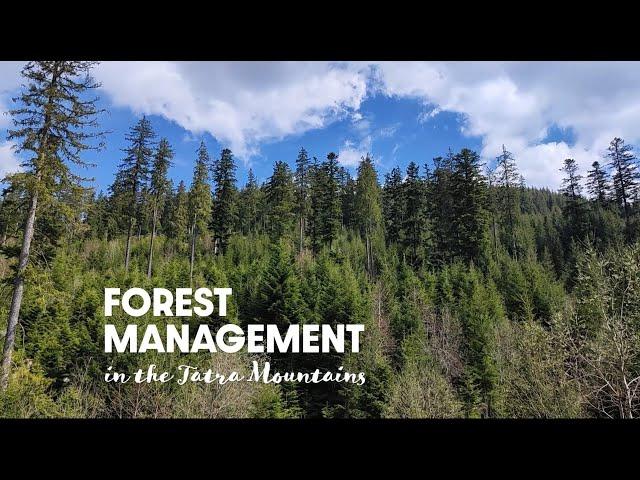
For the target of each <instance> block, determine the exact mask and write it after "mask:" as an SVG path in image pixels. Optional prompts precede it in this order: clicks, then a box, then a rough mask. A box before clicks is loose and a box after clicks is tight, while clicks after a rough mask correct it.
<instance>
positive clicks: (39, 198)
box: [0, 61, 101, 391]
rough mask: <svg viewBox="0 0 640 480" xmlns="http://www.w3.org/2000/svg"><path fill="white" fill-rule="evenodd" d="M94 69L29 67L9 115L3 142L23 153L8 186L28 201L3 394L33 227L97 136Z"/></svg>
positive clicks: (50, 64) (75, 64) (85, 65)
mask: <svg viewBox="0 0 640 480" xmlns="http://www.w3.org/2000/svg"><path fill="white" fill-rule="evenodd" d="M94 65H95V63H94V62H86V61H37V62H29V63H27V64H26V66H25V67H24V68H23V70H22V77H23V79H24V80H25V81H26V82H27V86H26V87H25V88H24V90H23V91H22V92H21V94H20V95H19V96H18V97H17V98H16V99H15V100H14V101H15V102H16V103H17V104H18V106H17V107H16V108H14V109H12V110H11V111H10V112H9V113H10V115H11V117H12V120H13V127H12V128H10V129H9V130H8V135H7V139H8V141H10V142H14V143H15V144H16V145H17V147H16V151H17V153H21V152H24V153H27V154H28V158H27V159H26V160H25V161H24V162H23V163H22V168H23V171H22V172H20V173H19V174H16V175H13V176H12V178H11V181H12V184H13V185H14V186H18V185H19V188H20V189H22V190H24V191H25V192H26V194H27V196H28V202H29V203H28V205H29V206H28V209H27V215H26V219H25V226H24V233H23V237H22V246H21V249H20V254H19V257H18V264H17V267H16V270H15V276H14V279H13V294H12V297H11V306H10V308H9V317H8V320H7V332H6V335H5V339H4V348H3V355H2V373H1V376H0V390H2V391H4V390H6V388H7V384H8V381H9V372H10V369H11V358H12V354H13V347H14V343H15V333H16V328H17V326H18V320H19V315H20V307H21V304H22V296H23V293H24V283H25V272H26V269H27V264H28V262H29V252H30V249H31V242H32V239H33V236H34V225H35V222H36V216H37V214H38V211H39V206H40V207H49V206H51V205H52V204H54V203H55V199H56V192H57V191H59V190H61V189H65V188H69V187H73V186H75V185H78V184H79V182H80V181H81V180H82V179H81V178H79V177H78V176H76V175H74V174H73V173H72V172H71V170H70V168H69V164H74V165H79V166H88V164H87V163H86V162H84V161H83V160H82V157H81V155H82V152H83V151H86V150H88V149H91V148H97V147H100V145H99V144H98V145H96V146H94V145H93V144H92V142H91V140H92V139H95V138H96V137H97V136H99V135H100V132H97V131H96V130H95V127H96V126H97V123H96V118H97V115H98V114H99V113H100V112H101V110H100V109H99V108H98V107H97V105H96V103H97V98H95V97H93V96H91V92H92V91H93V90H94V89H96V88H98V87H99V86H100V85H99V84H98V83H96V82H94V81H93V79H92V78H91V77H90V75H89V72H90V70H91V68H92V67H93V66H94Z"/></svg>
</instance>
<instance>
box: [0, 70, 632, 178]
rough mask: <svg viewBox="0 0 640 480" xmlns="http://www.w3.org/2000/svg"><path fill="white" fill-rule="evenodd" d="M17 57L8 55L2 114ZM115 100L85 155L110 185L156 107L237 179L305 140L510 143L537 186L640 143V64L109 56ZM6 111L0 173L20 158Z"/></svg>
mask: <svg viewBox="0 0 640 480" xmlns="http://www.w3.org/2000/svg"><path fill="white" fill-rule="evenodd" d="M21 67H22V64H21V63H19V62H18V63H16V62H0V111H6V110H7V108H8V107H9V106H10V105H11V97H12V95H15V94H16V92H17V91H19V88H20V84H21V80H20V74H19V72H20V69H21ZM94 76H95V77H96V79H97V80H99V81H100V82H101V83H102V89H101V92H100V96H101V98H102V100H101V101H102V102H103V103H104V106H105V107H106V108H107V109H108V110H109V113H108V115H105V116H103V118H102V119H101V124H102V126H103V127H105V128H107V129H108V130H110V131H111V133H110V134H109V136H108V138H107V144H108V148H107V149H106V150H105V151H102V152H100V153H98V154H90V155H89V158H88V160H91V161H93V162H94V163H97V164H98V166H97V167H96V168H95V169H93V170H92V171H91V175H92V176H94V177H95V178H96V186H97V187H98V189H106V188H107V187H108V185H109V184H110V183H111V182H112V179H113V173H114V171H115V168H116V166H117V164H118V163H119V161H120V159H121V157H122V153H121V151H120V149H121V148H122V147H123V146H124V143H123V139H124V134H125V132H126V131H127V129H128V128H129V127H130V126H131V125H132V124H133V123H135V121H136V120H137V119H138V118H139V117H140V116H141V115H143V114H146V115H149V116H150V118H151V121H152V123H153V125H154V127H155V129H156V131H157V132H158V134H159V135H162V136H166V137H167V138H169V140H170V141H171V143H172V145H173V146H174V149H175V150H176V160H175V165H174V167H173V169H172V172H171V173H172V176H173V177H174V178H175V179H176V180H179V179H184V180H186V181H187V183H188V182H189V180H190V178H191V174H192V168H193V162H194V159H195V151H196V148H197V146H198V143H199V141H200V140H201V139H204V140H205V142H206V143H207V145H208V147H209V150H210V153H211V154H212V156H213V155H218V154H219V152H220V150H221V149H222V148H224V147H229V148H231V149H232V150H233V152H234V154H235V156H236V158H237V160H238V164H239V170H238V178H239V180H240V181H241V182H243V180H244V179H245V178H246V172H247V170H248V168H249V167H251V168H253V169H254V171H255V172H256V174H257V175H258V178H259V179H260V180H264V179H266V178H267V177H268V176H269V174H270V171H271V167H272V165H273V162H274V161H276V160H285V161H287V162H289V163H291V164H293V162H294V161H295V157H296V154H297V151H298V150H299V149H300V147H301V146H304V147H305V148H306V149H307V150H308V151H309V153H310V154H311V155H313V156H317V157H318V158H324V157H325V156H326V154H327V153H328V152H330V151H335V152H337V153H338V154H339V160H340V161H341V162H342V163H343V164H344V165H345V166H347V167H350V168H352V169H354V168H355V166H356V165H357V162H358V161H359V159H360V157H361V156H362V155H364V154H365V153H367V152H370V153H371V154H372V155H373V156H374V158H375V160H376V163H377V165H378V169H379V173H380V174H381V177H382V175H384V174H385V173H386V172H388V171H389V170H390V169H391V168H393V167H394V166H396V165H399V166H401V167H406V165H407V163H409V162H410V161H415V162H418V163H419V164H420V165H423V164H424V163H425V162H430V161H431V159H432V158H433V157H435V156H439V155H444V154H446V152H447V149H448V148H452V149H453V150H458V149H460V148H462V147H469V148H473V149H475V150H477V151H478V152H479V153H480V154H481V156H482V157H483V159H484V160H485V161H487V162H489V163H491V162H493V161H494V159H495V156H496V155H497V154H498V153H499V150H500V149H501V146H502V144H505V146H506V147H507V149H508V150H510V151H511V152H513V153H514V154H515V156H516V159H517V161H518V165H519V167H520V170H521V172H522V173H523V175H524V176H525V179H526V181H527V183H528V184H530V185H535V186H548V187H551V188H557V187H558V186H559V183H560V178H561V173H560V172H559V171H558V169H559V167H560V165H561V163H562V160H563V159H565V158H567V157H572V158H575V159H576V160H577V161H578V162H579V164H580V165H581V166H582V167H583V170H586V169H587V168H588V166H589V165H590V164H591V163H592V162H593V161H594V160H596V159H599V158H600V157H601V156H602V154H603V152H604V150H605V149H606V147H607V144H608V142H609V141H610V140H611V138H612V137H613V136H621V137H622V138H624V139H625V140H626V141H627V143H632V144H636V143H639V142H640V63H624V62H505V63H496V62H308V63H305V62H192V63H191V62H104V63H101V64H100V65H99V66H98V67H97V68H96V69H95V71H94ZM9 122H10V118H9V117H8V116H6V115H0V175H3V174H4V173H6V172H7V171H11V170H14V169H15V168H17V165H18V163H19V162H18V159H17V158H16V157H15V155H14V154H13V152H12V150H11V148H10V147H11V145H10V144H9V143H8V142H6V140H5V139H6V127H7V126H8V125H9Z"/></svg>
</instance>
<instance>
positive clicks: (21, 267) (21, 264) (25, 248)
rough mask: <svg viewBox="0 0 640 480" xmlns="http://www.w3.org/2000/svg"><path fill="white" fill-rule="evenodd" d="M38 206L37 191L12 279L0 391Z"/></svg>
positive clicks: (3, 386) (7, 367) (4, 382)
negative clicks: (16, 268) (11, 294)
mask: <svg viewBox="0 0 640 480" xmlns="http://www.w3.org/2000/svg"><path fill="white" fill-rule="evenodd" d="M37 207H38V191H37V190H36V191H35V192H34V194H33V196H32V197H31V203H30V205H29V214H28V216H27V221H26V224H25V227H24V237H23V239H22V249H21V250H20V257H19V258H18V270H17V271H16V276H15V279H14V281H13V296H12V298H11V308H10V309H9V320H8V322H7V335H6V336H5V338H4V348H3V350H2V376H1V377H0V391H5V390H6V389H7V385H8V384H9V372H10V371H11V356H12V355H13V346H14V344H15V339H16V328H17V326H18V318H19V315H20V306H21V305H22V295H23V293H24V274H25V271H26V269H27V264H28V262H29V250H30V249H31V240H32V239H33V231H34V226H35V221H36V209H37Z"/></svg>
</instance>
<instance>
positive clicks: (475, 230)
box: [451, 148, 487, 262]
mask: <svg viewBox="0 0 640 480" xmlns="http://www.w3.org/2000/svg"><path fill="white" fill-rule="evenodd" d="M481 166H482V165H481V163H480V157H479V156H478V154H477V153H476V152H473V151H471V150H469V149H468V148H463V149H462V150H461V151H460V153H458V154H457V155H455V156H454V157H453V174H452V177H451V183H452V185H451V190H452V193H453V200H454V203H453V218H452V219H451V222H452V223H453V225H454V237H453V238H452V239H451V240H452V242H453V245H454V256H457V257H459V258H462V259H464V260H466V261H467V262H469V261H473V260H476V259H478V258H479V257H480V256H481V255H482V251H483V247H484V244H485V241H486V226H487V211H486V207H487V191H486V183H485V182H486V180H485V178H484V176H483V175H482V173H481Z"/></svg>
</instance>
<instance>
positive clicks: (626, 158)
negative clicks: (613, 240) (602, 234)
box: [607, 137, 639, 228]
mask: <svg viewBox="0 0 640 480" xmlns="http://www.w3.org/2000/svg"><path fill="white" fill-rule="evenodd" d="M607 158H608V159H609V163H608V166H609V168H610V169H611V171H612V172H613V175H612V178H613V190H614V198H615V201H616V203H617V205H618V206H619V207H620V208H621V209H622V214H623V215H624V220H625V223H626V225H627V228H628V227H629V217H630V215H631V203H632V200H633V198H634V196H635V194H636V191H637V189H638V179H639V176H638V170H637V165H636V163H635V162H636V156H635V155H634V153H633V147H632V146H631V145H625V143H624V140H622V139H621V138H619V137H616V138H614V139H613V140H612V141H611V143H610V144H609V148H608V153H607Z"/></svg>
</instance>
